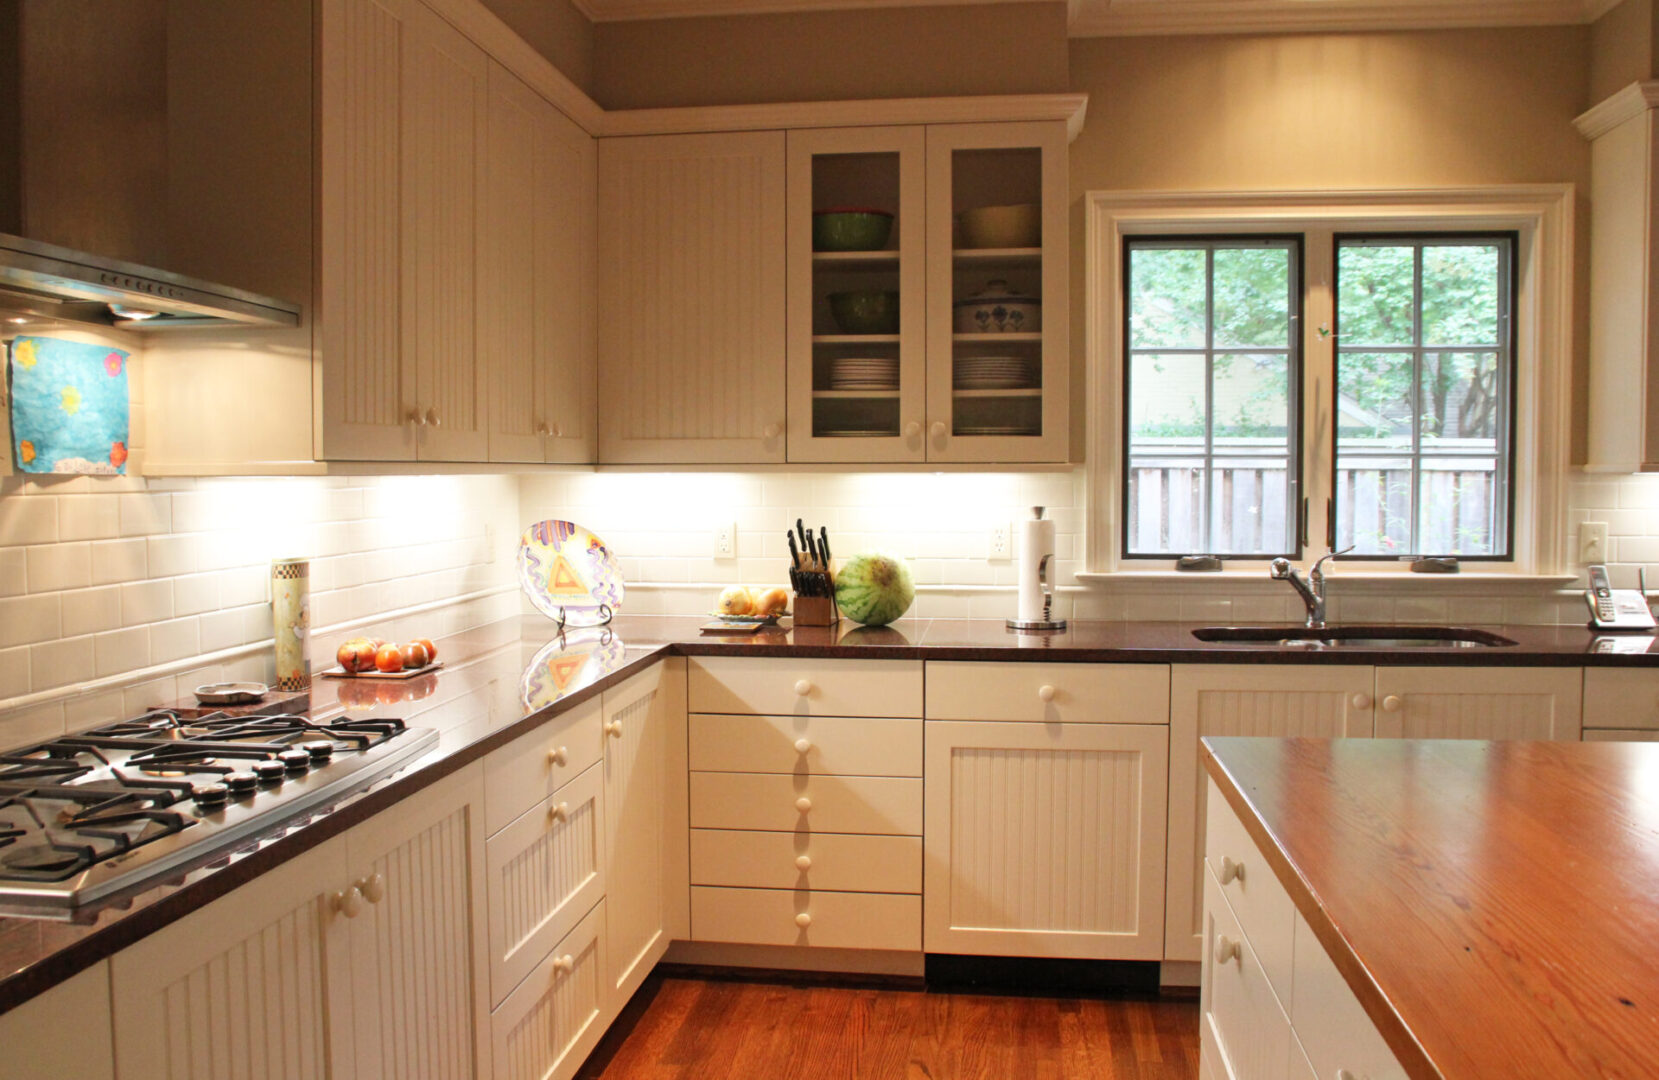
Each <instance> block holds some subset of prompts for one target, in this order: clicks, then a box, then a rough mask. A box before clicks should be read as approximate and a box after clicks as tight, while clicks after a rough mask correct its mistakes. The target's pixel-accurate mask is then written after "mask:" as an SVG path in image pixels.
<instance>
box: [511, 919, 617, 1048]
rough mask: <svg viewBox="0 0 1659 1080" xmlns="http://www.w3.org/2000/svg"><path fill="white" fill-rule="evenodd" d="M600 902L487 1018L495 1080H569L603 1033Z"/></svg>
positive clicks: (607, 1011) (605, 1003)
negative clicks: (488, 1019)
mask: <svg viewBox="0 0 1659 1080" xmlns="http://www.w3.org/2000/svg"><path fill="white" fill-rule="evenodd" d="M606 982H607V976H606V967H605V903H604V901H600V902H599V904H598V905H597V906H595V907H594V909H593V910H592V911H590V912H588V914H587V916H586V917H585V918H584V919H582V921H581V922H580V923H578V924H577V925H576V927H575V928H574V929H573V930H571V931H570V933H569V934H567V935H565V937H564V938H563V939H562V940H561V941H560V942H559V943H558V944H557V945H555V946H554V947H553V950H552V951H551V952H549V953H548V954H547V957H546V959H544V960H543V961H542V962H541V963H540V964H538V965H536V967H535V969H534V970H533V971H531V972H530V974H528V975H527V976H525V978H524V981H523V982H521V983H520V984H519V985H518V988H517V989H515V990H514V991H513V992H512V994H511V996H509V997H508V998H507V1000H506V1001H504V1002H502V1003H501V1007H500V1008H498V1009H496V1010H495V1013H494V1014H493V1015H492V1016H491V1017H490V1029H491V1041H492V1044H493V1046H492V1051H493V1052H492V1057H493V1060H494V1067H495V1072H494V1077H495V1080H569V1078H570V1077H572V1076H575V1075H576V1070H577V1069H578V1068H580V1067H581V1064H582V1062H583V1060H584V1059H586V1057H587V1056H588V1054H590V1053H592V1052H593V1048H594V1047H595V1046H597V1045H598V1044H599V1039H600V1037H601V1036H602V1035H604V1033H605V1024H606V1022H607V1020H608V1019H609V1018H610V1017H611V1016H612V1015H614V1009H612V1008H610V1007H609V998H608V993H607V990H608V987H607V986H606Z"/></svg>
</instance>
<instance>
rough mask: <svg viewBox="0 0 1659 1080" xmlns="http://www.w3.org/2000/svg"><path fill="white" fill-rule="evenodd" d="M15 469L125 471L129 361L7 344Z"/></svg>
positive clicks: (49, 342)
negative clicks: (9, 350)
mask: <svg viewBox="0 0 1659 1080" xmlns="http://www.w3.org/2000/svg"><path fill="white" fill-rule="evenodd" d="M9 374H10V378H11V402H12V407H11V419H12V461H13V462H15V463H16V467H17V469H18V470H19V471H21V472H26V473H82V474H93V475H104V476H116V475H120V474H122V473H125V472H126V471H127V437H128V435H127V424H128V419H129V407H128V398H127V354H126V353H125V352H123V351H122V350H120V349H112V348H110V347H109V346H107V345H92V344H88V343H87V342H83V341H65V340H63V339H61V338H50V337H18V338H13V339H12V343H11V363H10V365H9Z"/></svg>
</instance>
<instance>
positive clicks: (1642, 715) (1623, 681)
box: [1584, 668, 1659, 738]
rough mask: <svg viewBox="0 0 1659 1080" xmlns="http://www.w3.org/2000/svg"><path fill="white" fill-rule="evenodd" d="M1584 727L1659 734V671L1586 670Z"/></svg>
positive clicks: (1635, 669)
mask: <svg viewBox="0 0 1659 1080" xmlns="http://www.w3.org/2000/svg"><path fill="white" fill-rule="evenodd" d="M1584 726H1585V727H1586V728H1633V729H1634V728H1640V729H1643V730H1647V731H1659V670H1648V669H1646V668H1585V669H1584ZM1585 738H1589V736H1588V735H1586V736H1585Z"/></svg>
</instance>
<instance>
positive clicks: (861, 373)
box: [829, 356, 899, 390]
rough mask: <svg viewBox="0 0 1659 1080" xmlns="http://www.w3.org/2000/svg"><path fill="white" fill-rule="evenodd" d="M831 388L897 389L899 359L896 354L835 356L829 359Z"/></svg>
mask: <svg viewBox="0 0 1659 1080" xmlns="http://www.w3.org/2000/svg"><path fill="white" fill-rule="evenodd" d="M829 388H830V389H831V390H897V389H898V388H899V360H898V357H896V356H876V357H868V358H865V357H853V356H847V357H837V358H835V359H834V360H831V361H830V369H829Z"/></svg>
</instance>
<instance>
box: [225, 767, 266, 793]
mask: <svg viewBox="0 0 1659 1080" xmlns="http://www.w3.org/2000/svg"><path fill="white" fill-rule="evenodd" d="M225 786H226V787H228V788H230V793H231V795H232V796H234V797H236V798H238V799H245V798H247V797H248V796H249V795H252V794H253V793H254V792H255V791H257V790H259V774H258V773H251V772H233V773H231V774H230V775H229V776H227V777H225Z"/></svg>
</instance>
